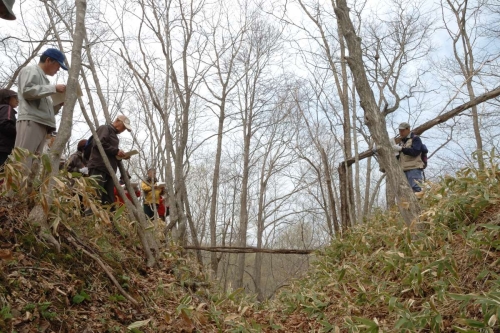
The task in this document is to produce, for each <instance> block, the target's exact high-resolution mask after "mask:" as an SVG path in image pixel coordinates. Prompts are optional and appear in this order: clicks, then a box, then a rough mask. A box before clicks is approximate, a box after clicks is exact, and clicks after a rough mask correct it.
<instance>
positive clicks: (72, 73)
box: [28, 0, 87, 252]
mask: <svg viewBox="0 0 500 333" xmlns="http://www.w3.org/2000/svg"><path fill="white" fill-rule="evenodd" d="M86 8H87V2H86V0H76V21H75V27H74V30H73V31H74V33H73V48H72V50H71V68H70V69H69V71H68V82H67V86H66V99H65V101H64V110H63V112H62V118H61V123H60V125H59V133H58V135H57V137H56V140H55V142H54V144H53V146H52V147H51V150H50V164H51V169H52V170H51V172H50V179H49V182H48V185H47V187H42V188H41V191H42V193H41V195H42V196H43V197H44V198H46V200H45V205H42V203H38V204H37V205H36V206H35V207H34V208H33V209H32V210H31V212H30V214H29V217H28V219H29V221H30V222H31V223H32V224H33V225H36V226H39V227H40V236H41V237H42V238H43V239H45V240H46V241H48V242H49V243H51V244H52V245H54V246H55V248H56V250H57V251H58V252H59V250H60V244H59V242H58V241H57V240H56V239H55V238H54V236H53V235H52V232H51V230H50V228H49V226H48V223H47V219H48V215H49V209H50V207H51V206H52V202H53V201H54V192H53V188H54V185H55V181H54V177H56V176H57V174H58V173H59V163H60V161H61V155H62V151H63V149H64V146H65V144H66V142H68V140H69V138H70V136H71V128H72V125H73V111H74V108H75V104H76V98H77V88H78V75H79V72H80V68H81V59H82V56H81V55H82V44H83V36H84V34H85V13H86ZM52 27H53V29H54V30H55V26H54V25H52ZM42 167H43V163H42Z"/></svg>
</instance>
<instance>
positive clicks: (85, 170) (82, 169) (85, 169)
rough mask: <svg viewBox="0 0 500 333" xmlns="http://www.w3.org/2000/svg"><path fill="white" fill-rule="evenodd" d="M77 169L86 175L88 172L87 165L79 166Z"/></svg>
mask: <svg viewBox="0 0 500 333" xmlns="http://www.w3.org/2000/svg"><path fill="white" fill-rule="evenodd" d="M78 171H80V173H83V174H85V175H87V174H88V173H89V168H87V167H83V168H81V169H80V170H78Z"/></svg>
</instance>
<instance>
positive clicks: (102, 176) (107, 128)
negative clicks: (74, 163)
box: [87, 115, 132, 205]
mask: <svg viewBox="0 0 500 333" xmlns="http://www.w3.org/2000/svg"><path fill="white" fill-rule="evenodd" d="M125 130H128V131H129V132H130V131H131V130H132V127H131V126H130V120H129V119H128V118H127V117H125V116H124V115H119V116H118V117H117V118H116V120H115V121H114V122H113V123H112V124H111V125H102V126H99V127H98V128H97V136H98V138H99V141H100V142H101V144H102V148H104V152H105V153H106V157H107V158H108V160H109V164H110V165H111V168H112V169H113V172H115V173H116V170H117V168H118V160H117V157H119V158H123V157H125V153H124V152H123V150H121V149H119V148H118V146H119V144H120V139H118V134H120V133H122V132H123V131H125ZM87 167H88V169H89V175H90V176H97V177H98V178H99V179H98V183H99V186H101V187H102V188H104V191H101V193H100V194H101V202H102V204H103V205H104V204H112V203H113V202H115V197H114V194H113V193H114V189H115V185H114V183H113V178H112V177H111V175H110V174H109V172H108V169H106V165H105V164H104V159H103V157H102V156H101V153H100V152H99V148H98V147H97V144H96V140H93V145H92V152H91V153H90V158H89V162H88V164H87Z"/></svg>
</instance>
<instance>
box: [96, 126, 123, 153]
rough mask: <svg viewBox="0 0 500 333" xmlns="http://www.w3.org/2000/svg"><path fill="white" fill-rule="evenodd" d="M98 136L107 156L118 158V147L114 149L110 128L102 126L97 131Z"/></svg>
mask: <svg viewBox="0 0 500 333" xmlns="http://www.w3.org/2000/svg"><path fill="white" fill-rule="evenodd" d="M97 136H98V137H99V140H100V141H101V144H102V148H104V151H105V152H106V155H110V156H116V154H118V151H119V149H118V147H113V144H112V143H111V142H110V138H109V127H108V126H107V125H104V126H101V127H99V128H98V129H97Z"/></svg>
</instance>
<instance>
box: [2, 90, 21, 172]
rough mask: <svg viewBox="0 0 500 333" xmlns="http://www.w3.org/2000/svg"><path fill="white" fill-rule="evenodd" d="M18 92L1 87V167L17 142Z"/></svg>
mask: <svg viewBox="0 0 500 333" xmlns="http://www.w3.org/2000/svg"><path fill="white" fill-rule="evenodd" d="M18 105H19V100H18V98H17V93H16V92H15V91H13V90H9V89H0V168H2V166H3V164H4V163H5V161H7V158H8V157H9V155H10V153H11V152H12V149H13V148H14V143H15V142H16V113H17V111H16V110H15V108H17V106H18Z"/></svg>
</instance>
